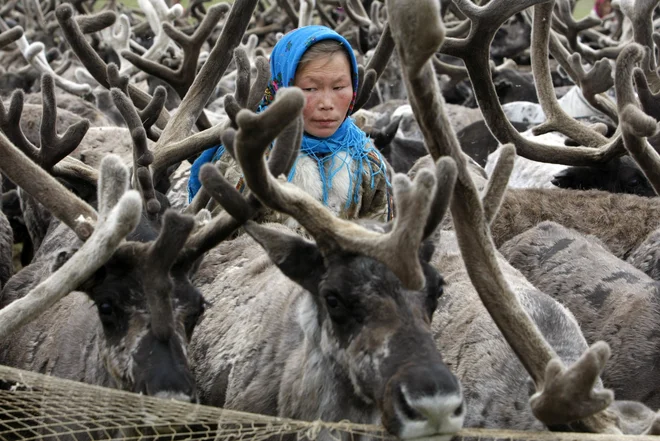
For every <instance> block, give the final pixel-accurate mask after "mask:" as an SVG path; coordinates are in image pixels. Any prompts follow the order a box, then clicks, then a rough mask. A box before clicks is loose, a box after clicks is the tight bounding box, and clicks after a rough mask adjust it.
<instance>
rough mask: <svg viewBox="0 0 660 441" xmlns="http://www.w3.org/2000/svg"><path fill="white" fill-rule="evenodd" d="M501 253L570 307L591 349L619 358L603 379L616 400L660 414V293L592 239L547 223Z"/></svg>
mask: <svg viewBox="0 0 660 441" xmlns="http://www.w3.org/2000/svg"><path fill="white" fill-rule="evenodd" d="M501 251H502V253H503V255H504V256H505V257H506V258H507V259H509V261H510V262H511V264H512V265H513V266H515V267H516V268H518V269H519V270H520V271H521V272H522V273H523V274H524V275H525V277H527V278H528V279H529V280H530V281H531V282H532V283H533V284H534V285H535V286H536V287H537V288H539V289H540V290H542V291H543V292H545V293H546V294H548V295H550V296H552V297H553V298H555V299H556V300H557V301H559V302H561V303H562V304H564V305H565V306H567V307H568V308H569V309H570V310H571V311H572V312H573V313H574V314H575V316H576V317H577V319H578V321H579V322H580V325H581V327H582V330H583V331H584V335H585V337H586V339H587V341H588V342H590V343H594V342H595V341H597V340H604V341H606V342H607V343H609V345H610V347H611V348H612V358H611V359H610V361H609V362H608V363H607V366H606V368H605V371H604V372H603V374H602V379H603V383H604V384H605V386H606V387H609V388H612V389H614V392H615V394H616V397H617V398H619V399H623V400H635V401H641V402H642V403H644V404H646V405H647V406H649V407H651V408H652V409H657V408H658V407H660V381H659V380H658V375H657V374H656V372H655V367H656V366H657V365H658V363H660V327H659V326H660V290H659V288H660V285H659V284H658V282H656V281H654V280H653V279H651V278H650V277H648V276H647V275H646V274H644V273H642V272H641V271H639V270H638V269H636V268H634V267H633V266H632V265H630V264H628V263H626V262H623V261H621V260H620V259H618V258H616V257H615V256H613V255H612V253H610V252H609V251H608V250H607V249H606V248H605V247H603V245H602V243H601V242H600V241H599V240H598V239H595V238H593V237H588V236H584V235H582V234H580V233H579V232H577V231H575V230H571V229H568V228H565V227H563V226H561V225H558V224H556V223H553V222H543V223H541V224H539V225H538V226H537V227H535V228H532V229H530V230H528V231H526V232H524V233H522V234H520V235H518V236H516V237H514V238H513V239H511V240H510V241H508V242H507V243H505V244H504V245H503V246H502V248H501Z"/></svg>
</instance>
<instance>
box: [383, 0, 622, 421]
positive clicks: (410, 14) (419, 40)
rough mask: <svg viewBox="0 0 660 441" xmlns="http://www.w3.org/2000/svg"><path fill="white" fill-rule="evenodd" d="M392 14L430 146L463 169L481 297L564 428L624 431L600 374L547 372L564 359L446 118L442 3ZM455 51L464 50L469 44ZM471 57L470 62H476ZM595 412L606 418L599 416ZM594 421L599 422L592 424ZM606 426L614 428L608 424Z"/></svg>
mask: <svg viewBox="0 0 660 441" xmlns="http://www.w3.org/2000/svg"><path fill="white" fill-rule="evenodd" d="M510 3H517V5H516V7H520V6H521V3H522V2H510ZM459 4H460V5H461V6H462V10H463V11H464V12H465V14H466V15H468V16H469V17H470V18H471V19H473V20H474V19H476V20H477V22H478V21H479V20H481V19H484V18H485V17H484V16H480V15H479V14H480V13H481V12H480V11H479V9H480V8H479V7H477V6H476V5H474V4H472V3H470V4H469V5H468V3H467V2H462V1H461V2H459ZM387 7H388V12H389V17H390V26H391V27H392V34H393V37H394V39H395V41H396V44H397V51H398V54H399V57H400V59H401V64H402V66H403V72H404V80H405V84H406V88H407V90H408V93H409V97H410V102H411V106H412V108H413V112H414V113H415V116H416V119H417V121H418V123H419V126H420V128H421V130H422V133H423V135H424V139H425V143H426V145H427V147H428V149H429V151H430V153H431V156H432V157H433V158H434V159H435V160H438V159H440V158H442V157H445V156H450V157H452V158H453V159H454V160H455V161H456V164H457V167H458V179H457V182H456V187H455V190H454V197H453V198H452V202H451V211H452V217H453V220H454V229H455V230H456V236H457V239H458V245H459V247H460V249H461V254H462V255H463V258H464V262H465V266H466V269H467V272H468V275H469V277H470V279H471V280H472V283H473V285H474V287H475V289H476V291H477V292H478V294H479V297H480V298H481V300H482V302H483V303H484V306H485V307H486V309H487V310H488V312H489V314H490V315H491V317H492V318H493V320H494V322H495V323H496V324H497V326H498V328H499V329H500V331H501V332H502V334H503V335H504V336H505V338H506V340H507V342H508V343H509V344H510V345H511V347H512V349H513V351H514V352H515V353H516V355H517V356H518V358H519V359H520V361H521V362H522V364H523V366H524V367H525V369H526V370H527V371H528V372H529V374H530V376H531V377H532V379H533V380H534V382H535V384H536V388H537V391H539V392H540V395H539V396H540V397H543V398H544V400H547V402H550V403H552V406H554V408H556V409H564V410H565V412H564V413H563V414H562V415H561V421H562V422H564V423H568V422H571V421H575V420H581V421H582V422H584V423H585V424H586V425H587V426H589V427H590V428H597V429H598V430H606V431H612V432H617V431H618V429H616V427H613V426H612V424H609V421H608V420H607V418H606V416H602V412H600V411H602V410H603V409H605V408H606V407H607V405H608V404H609V402H610V401H611V399H612V397H611V395H610V397H609V400H608V399H601V398H602V397H601V396H598V397H594V395H593V394H592V393H591V392H592V389H591V387H583V386H584V385H587V386H591V385H593V383H594V381H595V380H596V379H597V376H598V374H599V371H598V370H597V369H595V370H594V369H586V368H585V366H584V365H583V364H580V363H579V362H578V363H576V364H575V365H573V366H572V367H571V368H569V370H570V371H571V372H574V373H575V374H576V375H575V378H577V379H579V383H577V384H576V383H575V382H572V381H570V380H571V376H570V375H568V376H564V377H562V378H559V377H557V376H549V377H546V366H548V363H550V361H551V360H553V359H557V356H556V354H555V352H554V350H553V349H552V348H551V347H550V345H549V344H548V343H547V342H546V341H545V339H544V338H543V335H542V334H541V333H540V332H539V330H538V328H537V327H536V326H535V324H534V322H533V321H532V320H531V318H530V317H529V315H528V314H527V313H526V311H525V310H524V309H523V308H522V306H521V304H520V302H519V301H518V298H517V297H516V295H515V294H514V293H513V292H512V291H511V289H510V287H509V286H508V283H507V281H506V280H505V278H504V276H503V275H502V272H501V270H500V268H499V266H498V263H497V258H496V250H495V246H494V244H493V241H492V238H491V236H490V231H489V228H488V221H489V217H490V218H491V219H492V217H494V206H495V205H496V204H495V203H493V204H490V208H488V209H487V210H488V212H487V211H486V209H485V208H484V206H483V205H482V203H481V201H480V199H479V196H478V194H477V190H476V187H475V185H474V182H473V181H472V178H471V177H470V174H469V171H468V169H467V163H466V159H465V157H464V155H463V154H462V152H461V148H460V144H459V142H458V139H457V138H456V135H455V133H454V130H453V128H452V126H451V124H450V123H449V120H448V118H447V115H446V113H445V110H444V100H443V98H442V94H441V93H440V88H439V85H438V83H437V80H436V77H435V73H434V71H433V67H432V64H431V62H430V58H431V57H432V56H433V54H434V53H435V52H436V50H437V48H438V47H440V46H441V44H442V42H443V39H444V38H445V35H444V28H443V25H442V21H441V20H440V11H439V8H438V4H437V2H435V1H433V0H428V1H417V2H416V3H415V8H411V7H410V3H409V2H408V1H406V0H388V2H387ZM489 7H493V8H505V6H504V5H503V4H502V3H501V2H498V1H497V0H494V1H492V2H490V3H488V5H487V6H485V7H484V8H489ZM505 12H511V11H510V10H509V11H502V12H498V11H497V10H496V9H493V10H492V17H501V15H500V14H504V13H505ZM477 26H478V25H477ZM485 26H486V27H489V26H494V24H493V23H492V22H491V23H489V24H487V25H485ZM489 41H490V40H489ZM453 44H454V45H455V46H454V47H456V45H461V44H462V43H460V42H455V43H453ZM481 50H482V51H484V53H485V55H487V53H488V51H487V47H482V48H481ZM484 53H482V55H484ZM466 58H467V60H468V61H469V57H466ZM468 61H466V64H468ZM482 61H484V60H482ZM468 70H470V69H469V67H468ZM471 74H472V72H471ZM473 81H474V79H473ZM497 187H501V185H498V186H497ZM487 193H490V194H495V195H496V194H497V193H499V192H496V191H494V190H488V191H487ZM487 206H488V205H487ZM588 356H589V355H587V357H588ZM557 363H559V364H561V361H559V360H557V361H553V365H555V364H557ZM553 372H554V371H553ZM546 379H547V380H551V379H552V381H553V383H546ZM559 390H561V391H568V392H569V393H567V394H566V395H564V396H562V395H560V394H557V393H555V392H557V391H559ZM535 403H536V404H538V406H535V407H534V408H533V410H534V413H535V415H537V417H539V416H543V412H545V411H547V410H548V409H547V408H546V407H544V406H543V405H541V404H539V402H538V401H536V402H535ZM595 412H600V413H598V414H597V415H596V416H593V414H594V413H595ZM587 418H591V420H589V421H587V420H586V419H587ZM555 421H556V420H555ZM603 421H605V422H606V423H608V424H605V423H604V424H603V425H600V423H601V422H603Z"/></svg>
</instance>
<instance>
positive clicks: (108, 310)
mask: <svg viewBox="0 0 660 441" xmlns="http://www.w3.org/2000/svg"><path fill="white" fill-rule="evenodd" d="M99 314H101V315H102V316H106V317H107V316H111V315H112V305H111V304H110V302H102V303H100V304H99Z"/></svg>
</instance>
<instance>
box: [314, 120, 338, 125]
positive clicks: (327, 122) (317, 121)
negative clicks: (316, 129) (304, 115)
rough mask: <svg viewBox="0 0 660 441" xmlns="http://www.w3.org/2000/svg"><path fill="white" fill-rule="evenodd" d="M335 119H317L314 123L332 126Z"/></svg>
mask: <svg viewBox="0 0 660 441" xmlns="http://www.w3.org/2000/svg"><path fill="white" fill-rule="evenodd" d="M335 122H336V121H335V120H334V119H316V120H314V124H316V125H318V126H321V127H331V126H332V125H334V124H335Z"/></svg>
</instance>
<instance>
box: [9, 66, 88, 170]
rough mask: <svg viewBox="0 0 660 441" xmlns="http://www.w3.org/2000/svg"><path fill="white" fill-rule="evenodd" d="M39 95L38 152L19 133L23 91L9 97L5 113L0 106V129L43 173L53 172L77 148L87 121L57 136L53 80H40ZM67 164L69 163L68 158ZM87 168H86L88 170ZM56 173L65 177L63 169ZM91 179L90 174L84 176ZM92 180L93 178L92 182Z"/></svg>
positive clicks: (78, 168) (74, 125)
mask: <svg viewBox="0 0 660 441" xmlns="http://www.w3.org/2000/svg"><path fill="white" fill-rule="evenodd" d="M41 91H42V94H43V110H42V115H41V140H40V148H37V147H36V146H35V145H34V144H32V143H31V142H30V141H29V140H28V139H27V138H26V136H25V134H24V133H23V130H22V129H21V125H20V121H21V113H22V111H23V99H24V95H23V91H22V90H16V91H15V92H14V93H13V94H12V97H11V102H10V104H9V109H5V107H4V105H3V104H2V103H1V102H0V129H2V131H3V132H4V133H5V134H6V135H7V137H8V138H9V139H10V140H11V142H12V143H14V144H15V145H16V146H18V147H19V148H20V149H21V150H22V151H23V152H24V153H25V154H26V155H27V156H29V157H30V158H31V159H32V160H34V161H35V162H36V163H38V164H39V165H40V166H41V167H42V168H43V169H44V170H46V171H48V172H51V171H53V169H54V167H55V166H56V164H58V163H59V162H60V161H62V160H63V159H64V158H66V157H67V155H69V153H71V152H72V151H73V150H75V149H76V147H78V145H79V144H80V141H82V139H83V138H84V136H85V134H86V133H87V130H88V129H89V121H87V120H82V121H79V122H77V123H75V124H73V125H71V126H70V127H68V128H67V130H66V132H65V133H64V135H62V136H59V135H57V128H56V124H57V104H56V102H55V90H54V84H53V78H52V77H51V76H50V75H48V74H46V75H44V76H43V77H42V78H41ZM67 159H69V161H68V162H69V163H71V160H70V158H67ZM88 168H89V167H88ZM58 171H62V172H64V173H63V174H65V175H67V174H68V173H67V168H66V167H65V168H61V167H60V168H59V169H58ZM78 171H80V167H74V169H73V170H72V173H73V174H77V173H78ZM86 174H87V175H91V176H92V178H94V176H93V173H86ZM94 179H95V178H94Z"/></svg>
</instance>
